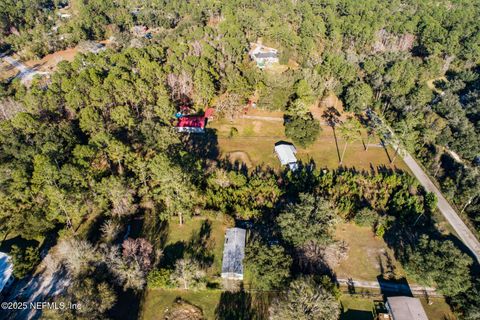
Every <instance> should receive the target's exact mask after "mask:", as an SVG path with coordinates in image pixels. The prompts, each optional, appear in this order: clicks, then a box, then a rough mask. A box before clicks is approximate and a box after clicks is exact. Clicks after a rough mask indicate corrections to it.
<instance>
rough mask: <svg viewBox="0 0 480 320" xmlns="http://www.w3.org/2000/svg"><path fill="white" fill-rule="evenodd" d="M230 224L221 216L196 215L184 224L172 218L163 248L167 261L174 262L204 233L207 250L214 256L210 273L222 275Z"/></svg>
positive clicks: (211, 274)
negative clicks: (212, 217) (224, 248)
mask: <svg viewBox="0 0 480 320" xmlns="http://www.w3.org/2000/svg"><path fill="white" fill-rule="evenodd" d="M229 226H230V225H229V223H227V222H226V221H224V220H223V219H220V218H219V219H209V218H205V217H198V218H197V217H196V218H192V219H190V220H187V221H185V223H184V224H183V225H179V224H178V221H177V220H171V221H170V223H169V225H168V235H167V240H166V243H165V246H164V249H163V251H164V257H165V259H166V263H167V264H170V263H174V262H175V260H176V259H179V258H181V257H182V256H183V254H184V251H185V249H186V248H187V247H188V246H189V245H191V243H192V241H195V239H197V238H198V237H199V235H203V236H205V237H206V238H207V251H208V252H209V253H210V254H211V258H213V261H212V263H211V267H210V268H209V269H208V270H207V271H208V274H209V275H210V276H216V275H220V273H221V269H222V256H223V242H224V238H225V231H226V229H227V228H228V227H229ZM202 227H203V229H202Z"/></svg>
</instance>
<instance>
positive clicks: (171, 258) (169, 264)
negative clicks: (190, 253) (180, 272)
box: [161, 241, 186, 269]
mask: <svg viewBox="0 0 480 320" xmlns="http://www.w3.org/2000/svg"><path fill="white" fill-rule="evenodd" d="M185 248H186V246H185V243H184V242H183V241H177V242H175V243H172V244H169V245H167V246H166V247H165V248H164V249H163V257H162V262H161V266H162V267H163V268H167V269H173V268H175V263H176V262H177V260H179V259H182V258H183V256H184V254H185Z"/></svg>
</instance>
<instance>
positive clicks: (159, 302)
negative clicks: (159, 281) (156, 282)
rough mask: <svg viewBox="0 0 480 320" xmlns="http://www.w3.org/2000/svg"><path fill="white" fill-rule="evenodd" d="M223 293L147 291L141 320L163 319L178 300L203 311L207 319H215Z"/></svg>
mask: <svg viewBox="0 0 480 320" xmlns="http://www.w3.org/2000/svg"><path fill="white" fill-rule="evenodd" d="M221 294H222V292H221V291H219V290H209V291H186V290H163V289H150V290H147V292H146V294H145V297H144V301H143V304H142V313H141V315H140V317H139V318H140V319H143V320H153V319H163V315H164V313H165V312H166V311H167V310H168V308H170V307H171V306H172V304H173V303H174V302H175V300H176V299H177V298H182V299H183V300H185V301H187V302H189V303H191V304H193V305H195V306H197V307H199V308H200V309H202V311H203V314H204V316H205V318H207V319H215V309H216V308H217V305H218V303H219V301H220V297H221Z"/></svg>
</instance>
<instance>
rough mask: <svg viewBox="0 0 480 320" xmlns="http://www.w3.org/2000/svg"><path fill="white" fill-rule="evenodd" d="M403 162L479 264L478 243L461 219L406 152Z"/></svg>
mask: <svg viewBox="0 0 480 320" xmlns="http://www.w3.org/2000/svg"><path fill="white" fill-rule="evenodd" d="M403 161H404V162H405V164H406V165H407V166H408V167H409V168H410V170H412V173H413V174H414V175H415V177H417V179H418V180H419V181H420V183H421V184H422V186H423V187H424V188H425V190H427V191H429V192H433V193H435V195H436V196H437V198H438V210H440V212H441V213H442V214H443V216H444V217H445V219H447V221H448V222H449V223H450V224H451V225H452V227H453V229H454V230H455V232H456V233H457V235H458V237H459V238H460V239H461V240H462V241H463V243H464V244H465V245H466V246H467V247H468V248H469V249H470V251H472V253H473V254H474V255H475V257H476V258H477V261H478V262H480V242H479V241H478V239H477V238H476V237H475V236H474V235H473V233H472V232H471V231H470V229H468V227H467V226H466V225H465V223H464V222H463V221H462V219H461V218H460V217H459V216H458V214H457V213H456V212H455V210H454V209H453V208H452V206H451V205H450V204H449V203H448V201H447V200H446V199H445V197H444V196H443V195H442V193H441V192H440V190H438V188H437V187H436V186H435V185H434V184H433V182H432V181H431V180H430V178H429V177H428V176H427V175H426V174H425V172H424V171H423V169H422V168H421V167H420V166H419V165H418V164H417V162H416V161H415V159H414V158H413V157H412V156H411V155H410V154H409V153H407V152H405V155H404V156H403Z"/></svg>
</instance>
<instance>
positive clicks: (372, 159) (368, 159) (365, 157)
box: [208, 110, 406, 170]
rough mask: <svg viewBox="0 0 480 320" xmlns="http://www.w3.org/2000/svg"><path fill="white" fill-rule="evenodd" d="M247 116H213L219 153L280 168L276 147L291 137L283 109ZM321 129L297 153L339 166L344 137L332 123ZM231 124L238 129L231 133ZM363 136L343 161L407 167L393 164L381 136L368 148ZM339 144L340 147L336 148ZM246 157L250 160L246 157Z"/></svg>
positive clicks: (321, 164) (398, 162) (367, 165)
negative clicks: (336, 131) (318, 133)
mask: <svg viewBox="0 0 480 320" xmlns="http://www.w3.org/2000/svg"><path fill="white" fill-rule="evenodd" d="M247 117H248V118H243V117H241V118H238V119H235V120H234V121H232V122H231V121H228V120H225V119H220V120H214V121H211V122H210V123H209V124H208V128H210V129H214V130H215V133H216V135H217V138H218V145H219V151H220V156H221V157H225V158H230V160H232V161H243V162H246V163H245V164H246V165H247V166H259V165H260V166H261V165H265V166H269V167H273V168H275V169H280V163H279V161H278V159H277V157H276V155H275V153H274V151H273V148H274V145H275V143H276V142H278V141H290V140H289V139H288V138H287V137H286V136H285V130H284V126H283V113H282V112H268V111H257V110H254V111H250V112H249V113H248V114H247ZM321 127H322V131H321V133H320V135H319V137H318V139H317V140H316V141H315V142H314V143H313V145H311V146H309V147H307V148H301V147H300V146H296V148H297V151H298V154H297V157H298V158H299V159H300V160H302V161H304V162H309V161H310V160H313V161H315V164H316V165H317V167H318V168H329V169H336V168H338V166H339V162H340V161H339V157H340V155H341V153H342V151H343V148H344V146H345V142H344V140H343V139H342V138H341V137H340V136H339V135H338V134H337V139H335V136H334V132H333V130H332V128H331V127H329V126H326V125H322V126H321ZM232 128H235V129H236V130H237V131H238V133H237V134H235V135H234V136H233V137H230V132H231V130H232ZM362 138H363V142H362V140H361V139H360V140H358V141H356V142H353V143H351V144H348V145H347V150H346V153H345V157H344V162H343V165H344V166H346V167H354V168H356V169H359V170H361V169H364V170H371V169H372V168H373V169H376V168H378V167H379V166H387V167H389V168H392V169H404V170H405V169H406V166H405V164H404V163H403V162H402V160H401V159H400V157H399V158H397V159H396V160H395V162H394V164H393V165H391V164H390V159H391V158H392V157H393V155H394V151H393V150H392V149H391V148H387V150H385V148H383V147H382V146H380V145H379V142H380V141H379V139H378V138H373V139H370V141H369V142H368V145H369V148H368V150H367V151H365V148H364V145H363V143H366V134H365V133H363V134H362ZM337 144H338V148H337ZM244 159H247V160H244Z"/></svg>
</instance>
